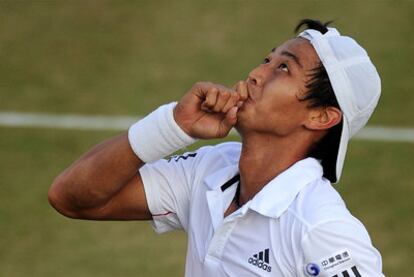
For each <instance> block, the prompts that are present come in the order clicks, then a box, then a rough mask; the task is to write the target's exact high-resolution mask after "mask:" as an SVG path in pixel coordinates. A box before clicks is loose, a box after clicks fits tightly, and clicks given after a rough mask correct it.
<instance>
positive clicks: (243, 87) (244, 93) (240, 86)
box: [234, 81, 249, 101]
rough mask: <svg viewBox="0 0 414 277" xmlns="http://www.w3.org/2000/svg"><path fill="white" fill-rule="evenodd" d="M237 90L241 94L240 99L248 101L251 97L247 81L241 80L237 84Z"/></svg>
mask: <svg viewBox="0 0 414 277" xmlns="http://www.w3.org/2000/svg"><path fill="white" fill-rule="evenodd" d="M234 87H235V90H236V91H237V92H238V93H239V94H240V101H246V100H247V98H248V97H249V92H248V89H247V82H246V81H239V82H237V83H236V84H235V85H234Z"/></svg>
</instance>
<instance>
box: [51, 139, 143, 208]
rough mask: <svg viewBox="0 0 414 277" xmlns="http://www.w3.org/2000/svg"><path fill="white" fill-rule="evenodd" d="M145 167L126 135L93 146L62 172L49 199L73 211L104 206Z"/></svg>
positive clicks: (53, 186)
mask: <svg viewBox="0 0 414 277" xmlns="http://www.w3.org/2000/svg"><path fill="white" fill-rule="evenodd" d="M143 164H144V162H142V161H141V160H140V159H139V158H138V157H137V155H136V154H135V153H134V152H133V151H132V149H131V146H130V144H129V141H128V135H127V134H122V135H120V136H117V137H115V138H111V139H109V140H107V141H104V142H102V143H100V144H98V145H97V146H95V147H93V148H92V149H91V150H90V151H89V152H87V153H86V154H85V155H84V156H82V157H81V158H80V159H79V160H77V161H76V162H75V163H74V164H73V165H71V166H70V167H69V168H68V169H66V170H65V171H64V172H62V173H61V174H60V175H59V176H58V177H57V178H56V179H55V181H54V183H53V185H52V187H51V189H50V192H49V197H53V198H55V199H54V200H55V201H58V202H60V205H63V206H66V207H65V208H68V209H73V210H76V209H79V210H81V209H87V208H94V207H99V206H103V205H104V204H105V203H106V202H107V201H109V200H110V199H111V198H112V197H113V196H114V195H115V194H116V193H117V192H119V191H120V190H121V189H122V188H123V186H125V185H126V184H127V183H128V181H129V180H130V179H131V178H132V177H133V176H134V175H135V174H137V171H138V169H139V168H140V167H141V166H142V165H143ZM68 206H69V207H68Z"/></svg>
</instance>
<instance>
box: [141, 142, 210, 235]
mask: <svg viewBox="0 0 414 277" xmlns="http://www.w3.org/2000/svg"><path fill="white" fill-rule="evenodd" d="M210 149H211V147H209V146H207V147H202V148H200V149H198V150H197V151H196V152H187V153H184V154H182V155H177V156H172V157H170V158H169V159H161V160H159V161H156V162H154V163H149V164H146V165H144V166H143V167H141V168H140V170H139V173H140V175H141V178H142V182H143V185H144V190H145V196H146V198H147V203H148V207H149V210H150V212H151V214H152V226H153V228H154V230H155V231H156V232H157V233H163V232H167V231H170V230H174V229H185V230H187V225H188V215H189V204H190V196H191V190H192V186H193V184H194V183H195V182H196V177H197V176H196V174H195V173H196V169H197V167H198V165H199V163H200V161H201V160H202V158H203V156H204V155H205V154H206V153H207V152H208V151H209V150H210Z"/></svg>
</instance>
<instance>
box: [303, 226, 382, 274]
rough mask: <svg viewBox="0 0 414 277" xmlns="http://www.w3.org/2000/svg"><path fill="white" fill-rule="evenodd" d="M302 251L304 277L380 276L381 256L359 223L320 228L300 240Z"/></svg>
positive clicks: (312, 230)
mask: <svg viewBox="0 0 414 277" xmlns="http://www.w3.org/2000/svg"><path fill="white" fill-rule="evenodd" d="M302 247H303V253H304V258H305V263H304V273H305V276H318V277H319V276H320V277H342V276H349V277H361V276H369V277H377V276H384V275H383V274H382V262H381V256H380V254H379V252H378V251H377V250H376V249H375V248H374V247H373V245H372V243H371V239H370V238H369V235H368V233H367V231H366V229H365V227H364V226H363V225H362V224H361V223H360V222H356V221H355V222H354V221H350V222H345V221H334V222H327V223H323V224H320V225H318V226H316V227H314V228H313V229H311V230H310V232H309V233H308V234H307V235H306V236H305V237H304V238H303V240H302Z"/></svg>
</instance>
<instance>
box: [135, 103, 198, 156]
mask: <svg viewBox="0 0 414 277" xmlns="http://www.w3.org/2000/svg"><path fill="white" fill-rule="evenodd" d="M176 104H177V103H176V102H172V103H169V104H166V105H163V106H161V107H159V108H158V109H156V110H155V111H153V112H152V113H150V114H149V115H147V116H146V117H144V118H143V119H141V120H140V121H138V122H136V123H135V124H133V125H132V126H131V127H130V128H129V130H128V139H129V143H130V145H131V148H132V150H133V151H134V153H135V154H136V155H137V156H138V157H139V158H140V159H141V160H142V161H143V162H145V163H148V162H153V161H156V160H159V159H161V158H164V157H165V156H167V155H170V154H172V153H174V152H175V151H177V150H180V149H181V148H184V147H186V146H188V145H190V144H192V143H194V142H195V141H196V139H194V138H192V137H191V136H189V135H188V134H187V133H186V132H184V131H183V130H182V129H181V128H180V126H179V125H178V124H177V122H176V121H175V120H174V114H173V111H174V107H175V106H176Z"/></svg>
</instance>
